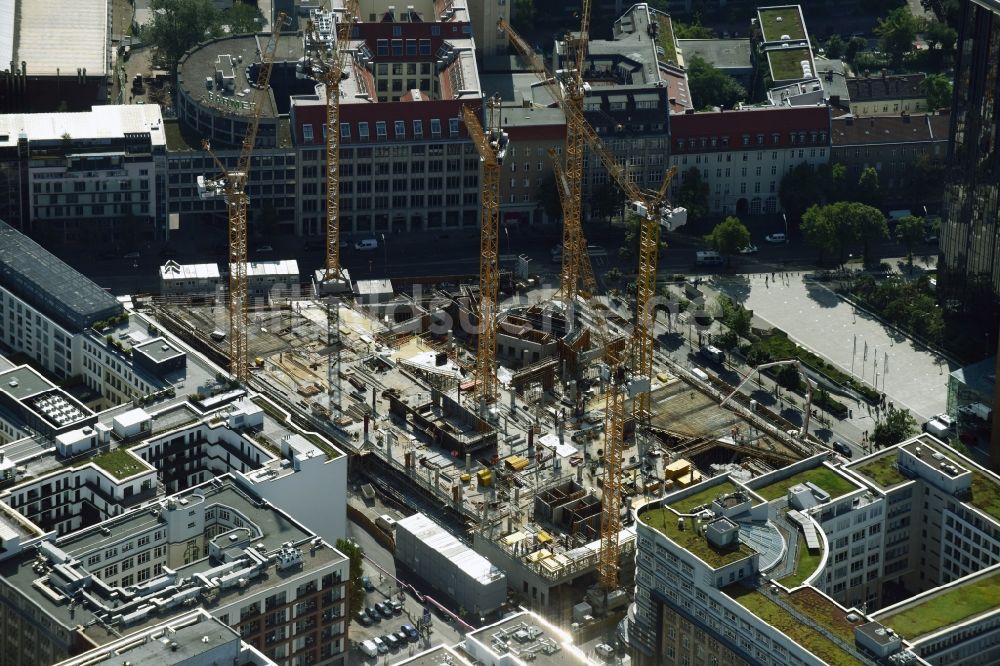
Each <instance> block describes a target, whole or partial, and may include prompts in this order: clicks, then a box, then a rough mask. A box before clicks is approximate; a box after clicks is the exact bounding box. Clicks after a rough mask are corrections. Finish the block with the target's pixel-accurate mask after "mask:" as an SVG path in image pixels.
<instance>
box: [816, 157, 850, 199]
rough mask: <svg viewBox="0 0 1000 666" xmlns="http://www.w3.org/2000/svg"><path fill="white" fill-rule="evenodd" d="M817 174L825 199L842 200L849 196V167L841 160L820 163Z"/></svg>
mask: <svg viewBox="0 0 1000 666" xmlns="http://www.w3.org/2000/svg"><path fill="white" fill-rule="evenodd" d="M816 176H817V178H818V179H819V186H820V189H821V191H822V196H823V201H824V202H830V201H841V200H843V199H845V198H847V195H848V191H847V167H845V166H844V165H843V164H841V163H840V162H833V163H827V164H820V165H819V166H818V167H817V168H816Z"/></svg>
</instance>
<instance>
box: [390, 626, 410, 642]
mask: <svg viewBox="0 0 1000 666" xmlns="http://www.w3.org/2000/svg"><path fill="white" fill-rule="evenodd" d="M393 635H394V636H395V637H396V640H398V641H399V644H400V645H406V644H407V643H409V642H410V635H409V634H408V633H406V632H405V631H403V630H402V629H400V630H399V631H397V632H396V633H395V634H393Z"/></svg>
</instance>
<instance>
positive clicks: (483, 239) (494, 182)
mask: <svg viewBox="0 0 1000 666" xmlns="http://www.w3.org/2000/svg"><path fill="white" fill-rule="evenodd" d="M486 108H487V111H486V128H485V131H484V128H483V127H482V125H480V123H479V117H478V116H477V114H476V112H475V111H473V110H472V109H470V108H469V107H467V106H463V107H462V119H463V120H464V121H465V127H466V129H468V131H469V136H470V137H471V138H472V142H473V143H474V144H475V146H476V150H477V151H478V152H479V160H480V162H481V163H482V165H483V178H482V202H481V205H482V210H481V213H480V225H479V229H480V231H479V233H480V240H479V248H480V256H479V311H478V316H479V345H478V347H477V349H476V379H477V381H476V402H477V403H478V405H479V409H480V412H482V413H481V416H483V417H485V416H486V410H487V409H488V408H489V406H490V405H491V404H493V403H494V402H496V400H497V394H498V389H497V383H498V382H497V368H496V358H497V293H498V291H499V287H500V255H499V246H500V244H499V235H500V167H501V166H502V165H503V159H504V156H505V155H506V153H507V143H508V139H507V134H506V133H505V132H504V131H503V130H502V129H501V128H500V98H499V96H495V97H492V98H490V99H489V100H488V101H487V103H486Z"/></svg>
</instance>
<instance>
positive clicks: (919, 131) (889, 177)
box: [830, 113, 950, 210]
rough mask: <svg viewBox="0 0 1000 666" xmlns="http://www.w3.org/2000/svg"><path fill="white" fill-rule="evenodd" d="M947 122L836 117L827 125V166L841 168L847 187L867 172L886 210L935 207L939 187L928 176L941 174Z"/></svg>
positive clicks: (920, 117)
mask: <svg viewBox="0 0 1000 666" xmlns="http://www.w3.org/2000/svg"><path fill="white" fill-rule="evenodd" d="M949 123H950V118H949V116H948V115H947V114H946V115H936V114H927V113H916V114H910V113H902V114H900V115H896V116H870V117H866V118H855V117H854V116H852V115H846V116H840V117H837V118H834V119H833V121H832V123H831V125H832V128H833V131H832V137H833V145H832V146H831V149H830V162H831V163H839V164H843V165H844V167H846V169H847V174H846V182H848V183H856V182H858V178H860V176H861V173H862V172H863V171H864V170H865V169H867V168H869V167H873V168H874V169H875V170H876V171H877V172H878V175H879V189H880V190H881V193H882V197H883V204H884V205H885V206H886V207H893V206H895V205H897V204H899V205H901V206H902V207H903V208H907V207H911V206H912V207H913V208H916V209H917V210H919V206H920V205H921V204H930V205H933V206H935V207H936V206H937V205H938V204H939V203H940V200H941V196H940V195H941V187H940V185H941V183H940V179H938V178H934V174H938V175H940V174H941V171H940V170H939V169H938V165H939V164H940V162H941V161H942V160H943V159H945V156H946V155H947V153H948V126H949ZM935 185H937V186H938V187H935ZM903 204H905V205H903Z"/></svg>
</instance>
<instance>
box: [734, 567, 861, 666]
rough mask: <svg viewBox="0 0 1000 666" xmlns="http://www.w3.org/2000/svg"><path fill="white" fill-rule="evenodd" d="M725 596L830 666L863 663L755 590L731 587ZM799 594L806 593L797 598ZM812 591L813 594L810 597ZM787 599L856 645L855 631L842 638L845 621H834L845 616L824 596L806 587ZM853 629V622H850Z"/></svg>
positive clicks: (738, 586) (850, 665) (786, 598)
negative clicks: (840, 614) (837, 615)
mask: <svg viewBox="0 0 1000 666" xmlns="http://www.w3.org/2000/svg"><path fill="white" fill-rule="evenodd" d="M724 591H725V593H726V594H728V595H729V596H730V597H732V598H733V599H735V600H736V601H737V602H739V604H740V605H741V606H743V607H744V608H746V609H747V610H749V611H750V612H751V613H753V614H754V615H756V616H757V617H759V618H760V619H761V620H763V621H764V622H766V623H767V624H769V625H771V626H772V627H774V628H775V629H777V630H778V631H780V632H782V633H783V634H785V635H786V636H788V637H789V638H791V639H792V640H793V641H795V642H796V643H797V644H798V645H799V646H801V647H802V648H804V649H806V650H809V652H811V653H812V654H814V655H816V656H817V657H819V658H820V659H821V660H822V661H824V662H825V663H827V664H830V666H855V665H856V664H857V665H860V664H863V663H864V662H862V661H860V660H859V659H857V658H856V657H854V656H853V655H850V654H847V653H845V652H844V651H843V649H841V647H840V646H839V645H837V644H836V643H834V642H833V641H832V640H830V639H829V638H827V637H826V636H824V635H823V634H822V633H820V632H819V631H818V630H817V629H815V628H814V627H812V626H811V625H808V624H804V623H803V622H801V621H799V619H798V618H797V617H795V616H794V615H792V614H791V613H789V612H788V611H787V610H785V609H784V608H782V607H781V606H779V605H778V604H777V603H775V602H774V601H772V600H771V599H769V598H768V597H766V596H765V595H764V594H761V593H760V592H757V591H756V590H750V589H748V588H745V587H743V586H740V585H735V586H733V585H731V586H729V587H727V588H725V590H724ZM800 592H806V593H807V594H805V595H803V596H802V597H800V598H798V599H796V598H795V597H796V596H797V595H798V594H799V593H800ZM810 592H811V594H809V593H810ZM784 600H785V601H786V602H788V603H790V604H792V605H793V606H795V608H796V610H798V611H799V612H800V613H803V614H805V615H808V616H809V617H811V618H813V619H815V620H816V622H817V623H818V624H821V625H823V626H824V627H826V628H827V629H828V630H830V631H832V632H833V633H835V634H837V635H838V636H840V637H841V638H844V639H845V642H847V643H848V645H853V644H854V636H853V631H852V635H851V636H850V638H849V639H847V638H846V637H845V636H844V635H843V626H841V625H843V624H844V622H846V620H844V622H837V621H835V613H837V612H840V613H842V612H843V611H841V610H840V609H839V608H837V607H836V606H834V605H833V604H832V603H831V602H830V601H829V600H827V599H825V598H824V597H822V596H821V595H820V594H819V593H818V592H816V591H815V590H811V589H810V588H805V589H804V590H800V591H797V592H795V594H791V595H788V596H786V597H785V598H784ZM847 625H848V626H850V623H847Z"/></svg>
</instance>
